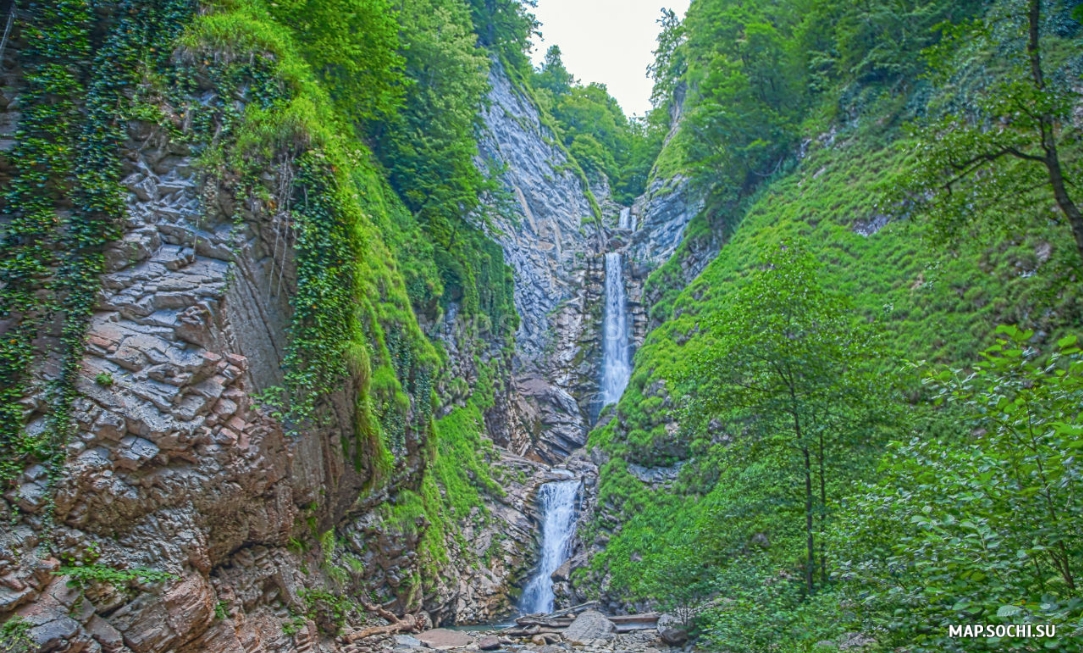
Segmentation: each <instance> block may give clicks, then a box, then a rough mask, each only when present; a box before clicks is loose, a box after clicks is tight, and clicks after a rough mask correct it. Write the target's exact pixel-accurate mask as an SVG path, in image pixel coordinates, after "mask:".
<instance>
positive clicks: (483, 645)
mask: <svg viewBox="0 0 1083 653" xmlns="http://www.w3.org/2000/svg"><path fill="white" fill-rule="evenodd" d="M478 648H479V649H481V650H482V651H495V650H497V649H498V648H500V640H499V639H497V638H495V637H482V638H481V639H479V640H478Z"/></svg>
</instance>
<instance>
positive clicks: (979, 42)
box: [911, 0, 1083, 256]
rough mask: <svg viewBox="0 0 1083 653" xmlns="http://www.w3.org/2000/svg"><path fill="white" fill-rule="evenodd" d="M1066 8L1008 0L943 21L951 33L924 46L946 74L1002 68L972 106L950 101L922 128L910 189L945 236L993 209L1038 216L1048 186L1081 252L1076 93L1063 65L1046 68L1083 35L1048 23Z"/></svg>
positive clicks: (951, 77)
mask: <svg viewBox="0 0 1083 653" xmlns="http://www.w3.org/2000/svg"><path fill="white" fill-rule="evenodd" d="M1063 11H1064V12H1065V13H1062V14H1061V15H1053V16H1050V15H1046V14H1044V13H1043V2H1042V0H1005V1H1004V2H1000V3H997V4H996V5H995V6H994V8H993V9H992V10H990V12H989V14H988V15H987V16H986V17H985V18H984V19H982V20H976V21H973V22H969V23H963V24H960V25H957V26H955V27H951V28H947V32H946V36H947V38H946V39H945V41H944V42H943V43H942V44H941V45H940V46H937V47H934V48H932V49H930V50H929V51H928V58H929V60H930V63H931V65H932V67H933V69H934V71H935V75H936V77H937V78H938V80H939V81H940V82H941V83H947V82H953V83H956V84H963V83H964V82H965V81H966V79H967V77H968V76H969V75H970V74H971V69H972V67H973V66H975V65H978V66H982V67H986V68H990V69H1002V71H1001V74H1000V75H998V76H997V80H996V81H995V82H993V83H990V84H988V85H981V84H978V88H976V89H974V92H975V94H976V96H977V99H976V103H975V106H974V109H973V110H970V108H969V107H968V106H967V105H962V106H955V107H952V108H951V109H950V110H948V111H946V112H945V113H944V114H943V115H942V116H941V117H939V118H937V119H934V120H931V121H930V122H929V123H928V124H926V125H925V126H924V127H923V128H922V129H921V130H920V131H919V134H918V135H919V138H920V140H921V149H920V152H919V154H920V161H919V165H918V170H917V173H916V174H915V177H914V180H913V182H912V184H911V195H912V196H913V197H914V198H915V199H916V201H917V202H918V203H919V207H920V208H921V210H922V211H924V212H925V213H927V214H928V215H929V216H930V218H931V219H932V220H933V221H934V223H935V224H936V225H937V226H938V227H939V228H940V229H941V230H942V231H943V232H944V233H945V234H946V235H948V236H949V237H952V238H958V237H959V236H961V235H962V234H963V232H964V231H965V230H966V229H967V228H968V227H970V226H972V225H973V224H974V223H978V222H980V221H981V220H988V219H990V218H991V217H992V216H993V215H995V216H996V217H997V219H998V220H999V221H1001V222H1002V223H1004V224H1007V222H1008V221H1009V220H1010V219H1011V217H1010V216H1013V215H1022V216H1030V215H1033V206H1034V204H1035V203H1036V202H1040V201H1041V199H1040V197H1041V196H1043V195H1044V196H1045V197H1051V198H1052V199H1053V201H1054V202H1055V204H1056V206H1057V207H1058V209H1059V214H1060V215H1059V218H1058V219H1059V220H1066V221H1067V223H1068V226H1069V228H1070V229H1071V233H1072V235H1073V237H1074V240H1075V246H1076V249H1077V250H1078V252H1079V253H1080V255H1081V256H1083V213H1081V211H1080V208H1079V204H1078V203H1077V200H1076V198H1074V197H1073V191H1072V185H1073V182H1072V181H1071V180H1072V178H1073V177H1074V176H1075V173H1077V172H1078V167H1079V165H1080V161H1079V160H1078V157H1077V156H1074V150H1071V149H1066V148H1064V147H1063V146H1064V144H1065V143H1067V142H1069V141H1071V140H1074V139H1076V138H1078V136H1079V134H1078V128H1077V127H1076V126H1075V125H1074V121H1073V119H1072V112H1073V110H1074V107H1075V106H1076V105H1077V103H1078V101H1079V94H1078V92H1077V91H1076V90H1074V88H1073V84H1074V83H1075V79H1074V76H1073V75H1071V74H1070V73H1069V72H1068V71H1067V70H1064V69H1063V66H1054V72H1053V74H1050V72H1049V71H1047V63H1048V62H1049V61H1050V60H1052V61H1054V62H1056V61H1058V60H1059V61H1062V62H1063V61H1065V60H1066V59H1067V57H1066V54H1065V51H1068V52H1073V53H1074V54H1075V55H1076V56H1078V55H1079V54H1080V52H1081V49H1080V46H1079V43H1078V39H1065V38H1061V37H1059V36H1058V35H1057V33H1056V31H1055V30H1054V29H1053V26H1051V25H1050V23H1051V22H1053V21H1051V18H1058V19H1064V18H1065V17H1066V12H1067V10H1066V9H1065V10H1063ZM1047 53H1048V55H1047ZM959 104H960V105H961V104H962V103H959ZM1036 193H1038V194H1036ZM989 209H993V212H990V211H989ZM1022 227H1023V228H1024V229H1025V228H1026V225H1025V224H1024V225H1022Z"/></svg>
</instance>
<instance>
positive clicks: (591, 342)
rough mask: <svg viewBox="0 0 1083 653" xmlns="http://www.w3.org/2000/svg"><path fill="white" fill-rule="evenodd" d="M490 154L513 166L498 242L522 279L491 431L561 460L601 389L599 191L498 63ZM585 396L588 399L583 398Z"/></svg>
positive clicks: (489, 120)
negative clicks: (573, 165)
mask: <svg viewBox="0 0 1083 653" xmlns="http://www.w3.org/2000/svg"><path fill="white" fill-rule="evenodd" d="M489 81H490V83H491V85H492V91H491V92H490V94H489V100H490V103H491V104H490V106H489V107H488V109H487V110H486V111H485V112H484V119H485V125H486V130H485V133H484V134H483V136H482V139H481V156H482V158H483V159H484V160H486V161H488V162H491V163H494V164H496V165H497V166H506V173H505V174H504V175H503V176H502V181H503V184H504V187H505V190H506V191H507V195H508V197H510V198H511V199H512V206H511V209H512V210H510V211H503V212H501V213H500V214H499V215H498V216H497V218H496V219H495V220H494V222H493V228H492V236H493V238H494V239H496V240H497V241H498V242H499V243H500V244H501V246H502V247H503V249H504V255H505V259H506V260H507V262H508V264H509V265H511V266H512V268H513V269H514V271H515V304H516V308H517V309H518V311H519V315H520V318H521V324H520V327H519V331H518V333H517V334H516V345H517V346H516V354H515V363H514V379H513V388H512V393H511V394H510V396H508V397H507V398H505V400H504V403H503V405H502V406H501V407H500V408H501V409H502V411H503V416H502V418H497V419H493V420H491V426H492V427H493V428H492V429H491V430H492V432H493V433H494V435H495V436H496V437H497V438H498V439H499V440H498V441H500V442H502V443H505V444H506V445H507V446H508V447H509V448H511V449H512V450H513V451H515V452H516V453H519V454H531V453H533V454H534V455H536V456H538V457H539V458H541V459H543V460H545V461H547V462H550V463H552V462H557V461H559V460H562V459H563V458H564V457H566V456H567V455H568V454H570V453H571V452H572V451H574V450H575V449H577V448H579V447H582V446H583V445H584V444H586V436H587V430H588V428H589V426H590V424H589V416H588V414H587V405H588V404H589V397H591V396H592V395H593V393H594V392H596V390H597V376H598V365H599V361H600V354H599V353H598V350H597V343H598V342H599V340H600V335H599V332H598V327H599V324H600V322H601V320H600V317H599V316H600V310H601V305H600V299H601V293H602V289H601V286H602V283H603V278H602V277H603V275H604V271H603V266H602V263H601V260H600V255H601V254H602V253H603V251H604V247H605V235H604V232H603V231H602V230H601V228H600V227H599V226H598V225H597V224H596V221H595V218H594V214H593V209H592V206H591V202H590V197H591V196H592V195H591V190H590V189H589V188H588V187H586V186H585V185H584V184H583V182H582V181H581V179H580V178H579V177H578V176H577V175H576V174H575V173H574V172H573V171H572V170H571V169H570V162H569V160H568V157H567V155H566V154H565V153H564V152H563V151H562V150H561V149H560V148H559V147H558V146H557V145H556V144H555V141H554V139H553V136H552V134H550V133H549V131H548V129H547V128H546V127H545V126H544V125H543V124H542V119H541V116H540V115H539V113H538V110H537V108H536V107H535V106H534V105H533V103H532V102H531V101H530V100H528V99H527V97H526V96H525V94H524V93H523V92H522V91H521V90H519V89H517V88H515V86H514V85H513V84H512V83H511V81H510V80H509V79H508V78H507V76H506V75H505V74H504V73H503V71H502V69H501V67H500V66H499V64H494V66H493V70H492V74H491V75H490V79H489ZM584 398H586V399H584Z"/></svg>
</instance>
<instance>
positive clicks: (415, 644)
mask: <svg viewBox="0 0 1083 653" xmlns="http://www.w3.org/2000/svg"><path fill="white" fill-rule="evenodd" d="M395 646H397V647H398V646H402V647H405V648H423V647H424V646H425V645H424V644H422V643H421V640H419V639H418V638H416V637H411V636H409V635H396V636H395Z"/></svg>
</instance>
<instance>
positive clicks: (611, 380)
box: [602, 252, 632, 406]
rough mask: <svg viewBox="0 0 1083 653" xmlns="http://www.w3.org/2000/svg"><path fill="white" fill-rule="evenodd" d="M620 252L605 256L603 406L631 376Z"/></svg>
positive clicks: (613, 399)
mask: <svg viewBox="0 0 1083 653" xmlns="http://www.w3.org/2000/svg"><path fill="white" fill-rule="evenodd" d="M621 268H622V261H621V255H620V254H619V253H618V252H610V253H608V254H606V255H605V330H604V331H603V334H602V405H603V406H604V405H608V404H615V403H617V401H619V400H620V396H621V395H622V394H624V388H625V387H627V386H628V377H630V376H631V375H632V352H631V347H630V345H629V338H628V301H627V299H626V297H625V295H624V275H623V271H622V269H621Z"/></svg>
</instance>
